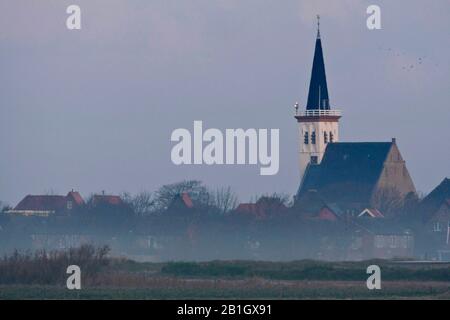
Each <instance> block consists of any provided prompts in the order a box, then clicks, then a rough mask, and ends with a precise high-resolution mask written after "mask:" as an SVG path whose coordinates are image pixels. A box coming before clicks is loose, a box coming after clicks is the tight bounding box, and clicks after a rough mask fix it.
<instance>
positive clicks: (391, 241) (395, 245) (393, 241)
mask: <svg viewBox="0 0 450 320" xmlns="http://www.w3.org/2000/svg"><path fill="white" fill-rule="evenodd" d="M395 238H396V237H395V236H391V237H390V239H389V240H390V241H389V242H390V243H389V246H390V247H391V248H396V247H397V244H396V241H395Z"/></svg>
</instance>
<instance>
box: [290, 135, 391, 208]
mask: <svg viewBox="0 0 450 320" xmlns="http://www.w3.org/2000/svg"><path fill="white" fill-rule="evenodd" d="M392 144H393V142H336V143H330V144H328V146H327V149H326V150H325V154H324V157H323V159H322V162H321V163H320V164H319V165H309V166H308V168H307V170H306V172H305V175H304V178H303V181H302V183H301V185H300V187H299V190H298V193H297V197H298V198H299V197H301V196H303V195H304V194H306V193H307V192H308V191H311V190H315V191H317V192H318V193H319V194H320V195H321V196H322V197H323V198H324V199H325V200H326V201H327V202H335V203H342V202H345V203H349V202H354V203H364V202H368V201H370V197H371V195H372V192H373V189H374V187H375V185H376V184H377V182H378V179H379V177H380V175H381V172H382V170H383V165H384V162H385V160H386V158H387V156H388V154H389V151H390V150H391V146H392Z"/></svg>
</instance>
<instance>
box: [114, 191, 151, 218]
mask: <svg viewBox="0 0 450 320" xmlns="http://www.w3.org/2000/svg"><path fill="white" fill-rule="evenodd" d="M121 198H122V200H123V201H124V202H125V203H126V204H127V205H128V206H129V207H130V208H131V209H132V210H133V212H134V214H135V215H136V216H138V217H144V216H148V215H151V214H152V213H153V212H154V211H155V199H154V197H153V194H152V193H151V192H147V191H141V192H139V193H138V194H136V195H134V196H132V195H131V194H130V193H128V192H124V193H122V194H121Z"/></svg>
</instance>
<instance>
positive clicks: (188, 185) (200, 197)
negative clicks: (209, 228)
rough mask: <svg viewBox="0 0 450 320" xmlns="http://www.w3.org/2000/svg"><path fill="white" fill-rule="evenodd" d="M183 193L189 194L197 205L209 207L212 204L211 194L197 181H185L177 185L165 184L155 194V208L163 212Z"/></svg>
mask: <svg viewBox="0 0 450 320" xmlns="http://www.w3.org/2000/svg"><path fill="white" fill-rule="evenodd" d="M183 192H187V193H189V196H190V197H191V199H192V200H193V201H195V202H196V203H197V204H199V205H206V206H208V205H210V204H211V203H212V197H211V194H210V193H209V192H208V189H207V188H206V187H205V186H204V185H203V184H202V182H201V181H198V180H185V181H182V182H178V183H173V184H167V185H164V186H162V187H161V188H159V189H158V190H157V191H156V192H155V197H154V201H155V208H157V209H158V210H165V209H167V208H168V207H169V205H170V204H171V203H172V201H173V200H174V199H175V197H177V196H179V195H180V194H182V193H183Z"/></svg>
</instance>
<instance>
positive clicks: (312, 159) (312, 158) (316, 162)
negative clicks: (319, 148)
mask: <svg viewBox="0 0 450 320" xmlns="http://www.w3.org/2000/svg"><path fill="white" fill-rule="evenodd" d="M318 163H319V158H318V157H317V156H311V164H318Z"/></svg>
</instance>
